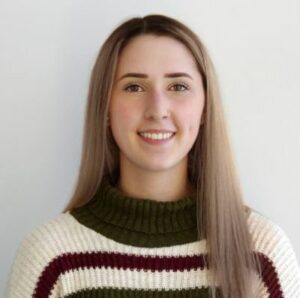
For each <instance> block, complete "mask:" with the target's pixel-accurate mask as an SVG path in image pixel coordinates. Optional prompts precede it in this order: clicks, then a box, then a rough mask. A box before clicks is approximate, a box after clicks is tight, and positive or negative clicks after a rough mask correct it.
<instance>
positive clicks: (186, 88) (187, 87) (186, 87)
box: [124, 83, 189, 93]
mask: <svg viewBox="0 0 300 298" xmlns="http://www.w3.org/2000/svg"><path fill="white" fill-rule="evenodd" d="M135 86H137V87H140V86H139V85H137V84H128V85H127V86H125V87H124V91H126V92H130V93H132V92H134V91H132V92H131V91H128V88H129V87H135ZM173 86H181V87H184V88H185V89H184V90H180V91H178V92H183V91H187V90H189V86H188V85H187V84H185V83H180V84H173V85H172V87H173ZM137 92H138V91H137Z"/></svg>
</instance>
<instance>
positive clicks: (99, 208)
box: [71, 176, 198, 247]
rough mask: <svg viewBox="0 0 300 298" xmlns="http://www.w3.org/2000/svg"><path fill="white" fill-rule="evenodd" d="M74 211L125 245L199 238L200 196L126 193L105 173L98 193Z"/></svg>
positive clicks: (86, 221)
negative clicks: (169, 197)
mask: <svg viewBox="0 0 300 298" xmlns="http://www.w3.org/2000/svg"><path fill="white" fill-rule="evenodd" d="M71 214H72V215H73V216H74V217H75V218H76V219H77V220H78V221H79V222H81V223H82V224H84V225H85V226H87V227H89V228H92V229H93V230H95V231H97V232H99V233H101V234H103V235H105V236H107V237H109V238H112V239H114V240H116V241H118V242H121V243H124V244H130V245H135V246H144V247H154V246H157V247H159V246H169V245H175V244H181V243H188V242H193V241H196V240H197V238H198V237H197V222H196V195H195V194H193V195H187V196H184V197H182V198H181V199H179V200H177V201H167V202H165V201H155V200H151V199H149V198H134V197H130V196H127V195H125V194H123V193H122V192H121V191H120V190H119V189H118V188H117V187H116V185H115V184H113V183H112V181H111V180H110V179H109V178H108V176H104V178H103V179H102V183H101V185H100V187H99V189H98V191H97V193H96V194H95V196H94V197H93V198H92V199H91V200H90V201H89V202H88V203H87V204H86V205H84V206H82V207H79V208H77V209H74V210H72V211H71Z"/></svg>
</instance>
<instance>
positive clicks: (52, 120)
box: [0, 0, 300, 292]
mask: <svg viewBox="0 0 300 298" xmlns="http://www.w3.org/2000/svg"><path fill="white" fill-rule="evenodd" d="M107 2H109V4H107V3H106V2H104V1H99V0H95V1H89V0H87V1H76V0H72V1H71V0H62V1H61V0H60V1H58V0H55V1H44V0H39V1H37V0H36V1H34V0H27V1H16V0H10V1H1V2H0V82H1V83H0V84H1V87H0V138H1V146H0V203H1V205H0V208H1V225H0V233H1V243H2V244H1V246H0V258H1V266H0V268H1V269H0V270H1V271H0V280H1V284H0V290H1V292H2V289H4V285H6V282H7V278H8V274H9V271H10V268H11V265H12V262H13V259H14V257H15V253H16V250H17V247H18V246H19V244H20V241H21V240H22V239H23V238H24V237H25V235H27V233H29V232H30V231H31V230H32V229H33V228H35V227H36V226H38V225H40V224H41V223H44V222H45V221H47V220H49V219H51V218H53V217H55V216H56V215H58V214H59V213H60V212H61V211H62V209H63V207H64V206H65V204H66V203H67V201H68V200H69V198H70V195H71V192H72V189H73V186H74V183H75V178H76V175H77V171H78V167H79V161H80V160H79V158H80V152H81V142H82V129H83V120H84V119H83V116H84V107H85V104H86V96H87V88H88V82H89V76H90V71H91V68H92V66H93V63H94V61H95V58H96V55H97V53H98V51H99V49H100V46H101V44H102V42H103V41H104V39H105V38H106V37H107V35H108V34H109V33H110V32H111V31H112V30H113V29H114V28H115V26H117V25H118V24H120V23H121V22H123V21H124V20H125V19H128V18H129V17H133V16H144V15H146V14H149V13H160V14H165V15H168V16H171V17H175V18H178V20H180V21H183V22H184V23H186V24H187V25H188V26H190V27H191V28H192V30H194V31H195V32H196V33H197V34H198V35H199V36H200V38H201V39H202V40H203V42H204V44H205V45H206V46H207V48H208V50H209V53H210V55H211V57H212V59H213V61H214V63H215V66H216V69H217V73H218V75H219V80H220V85H221V92H222V95H223V104H224V108H225V113H226V117H227V121H228V124H229V134H230V137H231V140H232V145H233V148H234V152H235V157H236V161H237V166H238V170H239V173H240V177H241V182H242V187H243V191H244V195H245V200H246V202H247V203H248V204H249V205H251V206H252V207H254V208H256V209H258V210H259V211H260V212H261V213H263V214H264V215H266V216H267V217H269V218H270V219H271V220H273V221H274V222H276V223H277V224H278V225H280V226H281V227H282V228H283V230H284V231H285V232H286V234H287V235H288V237H289V239H290V241H291V243H292V245H293V247H294V249H295V251H296V254H297V258H298V260H299V258H300V239H299V237H298V234H299V232H298V229H299V226H300V219H299V215H298V212H297V211H298V210H299V209H300V183H299V177H300V167H299V163H300V157H299V153H300V137H299V135H300V134H299V128H300V117H299V114H300V75H299V71H300V56H299V55H300V54H299V53H300V38H299V36H300V18H299V11H300V2H299V1H297V0H295V1H291V0H289V1H274V0H272V1H271V0H268V1H259V0H254V1H233V0H227V1H212V0H207V1H201V0H198V1H166V0H165V1H161V0H160V1H158V0H157V1H155V0H151V1H133V0H127V1H107Z"/></svg>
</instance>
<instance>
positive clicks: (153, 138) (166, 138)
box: [138, 132, 176, 145]
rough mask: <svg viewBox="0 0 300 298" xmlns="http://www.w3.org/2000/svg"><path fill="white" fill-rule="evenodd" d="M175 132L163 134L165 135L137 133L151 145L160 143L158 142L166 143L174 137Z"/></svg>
mask: <svg viewBox="0 0 300 298" xmlns="http://www.w3.org/2000/svg"><path fill="white" fill-rule="evenodd" d="M175 134H176V133H175V132H173V133H169V134H165V135H159V134H158V135H156V136H153V135H151V134H141V133H138V135H139V136H140V138H141V139H142V140H143V141H145V142H146V143H148V144H152V145H160V144H166V143H168V142H169V141H170V140H172V139H173V138H174V135H175Z"/></svg>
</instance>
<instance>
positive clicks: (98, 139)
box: [63, 15, 261, 298]
mask: <svg viewBox="0 0 300 298" xmlns="http://www.w3.org/2000/svg"><path fill="white" fill-rule="evenodd" d="M141 34H154V35H159V36H168V37H172V38H175V39H176V40H178V41H179V42H181V43H183V44H184V45H185V46H186V47H187V49H188V50H189V51H190V52H191V54H192V55H193V56H194V58H195V62H196V64H197V66H198V69H199V72H200V74H201V76H202V80H203V86H204V90H205V107H204V114H203V116H202V117H203V118H204V119H203V120H204V121H203V122H204V123H203V124H201V126H200V129H199V134H198V136H197V139H196V141H195V143H194V145H193V147H192V149H191V150H190V152H189V156H188V167H189V169H188V173H189V179H190V181H191V182H192V183H193V185H194V186H195V188H196V196H197V227H198V234H199V239H202V238H206V239H207V249H208V264H209V269H210V270H212V271H211V272H212V274H211V281H210V283H211V284H212V285H217V286H219V288H220V289H221V292H220V293H219V292H216V291H215V287H211V292H210V293H211V297H224V298H229V297H230V298H233V297H234V298H236V297H238V298H252V297H257V287H258V276H259V275H261V269H260V266H259V262H258V259H257V256H256V254H254V253H253V247H252V239H251V235H250V233H249V231H248V225H247V216H248V214H249V212H250V211H251V208H250V207H247V206H246V205H245V204H244V202H243V198H242V192H241V187H240V182H239V179H238V175H237V172H236V166H235V162H234V159H233V154H232V149H231V146H230V141H229V137H228V134H227V128H226V122H225V119H224V112H223V108H222V104H221V98H220V92H219V86H218V85H219V84H218V80H217V76H216V73H215V69H214V65H213V63H212V61H211V59H210V57H209V55H208V51H207V49H206V47H205V46H204V44H203V43H202V41H201V40H200V39H199V37H198V36H197V35H196V34H195V33H194V32H193V31H191V30H190V29H189V28H188V27H187V26H186V25H184V24H183V23H181V22H179V21H178V20H175V19H173V18H170V17H167V16H163V15H147V16H145V17H134V18H131V19H129V20H127V21H125V22H123V23H122V24H120V25H119V26H118V27H117V28H116V29H115V30H114V31H113V32H112V33H111V34H110V35H109V36H108V38H107V39H106V40H105V42H104V43H103V45H102V47H101V49H100V52H99V54H98V57H97V59H96V62H95V64H94V67H93V70H92V73H91V78H90V85H89V92H88V99H87V107H86V114H85V126H84V139H83V145H82V156H81V164H80V169H79V174H78V178H77V183H76V185H75V189H74V193H73V195H72V197H71V199H70V201H69V203H68V204H67V205H66V207H65V209H64V211H63V212H66V211H69V210H71V209H73V208H76V207H79V206H82V205H84V204H86V203H87V202H88V201H89V200H90V199H91V198H92V197H93V196H94V195H95V193H96V191H97V189H98V187H99V185H100V183H101V181H102V179H103V177H104V175H109V176H110V177H111V178H112V179H113V180H116V179H117V177H116V175H117V174H116V173H118V169H119V154H118V150H119V149H118V147H117V145H116V143H115V141H114V139H113V137H112V134H111V133H110V129H109V127H108V126H107V121H106V120H107V116H108V108H109V102H110V97H111V92H112V85H113V81H114V79H115V72H116V67H117V63H118V57H119V55H120V53H121V51H122V49H123V48H124V47H125V46H126V44H127V43H128V42H130V40H131V39H132V38H134V37H136V36H138V35H141Z"/></svg>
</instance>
